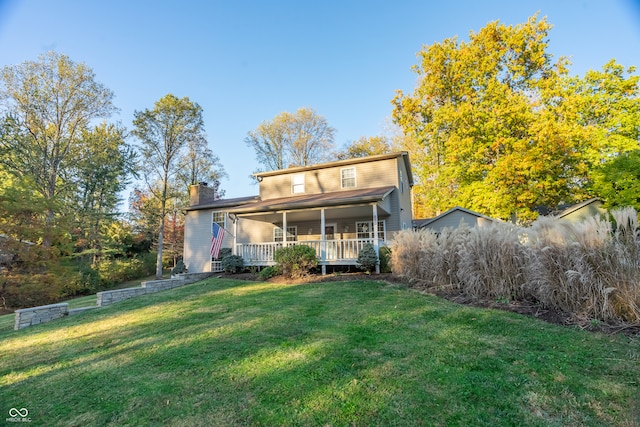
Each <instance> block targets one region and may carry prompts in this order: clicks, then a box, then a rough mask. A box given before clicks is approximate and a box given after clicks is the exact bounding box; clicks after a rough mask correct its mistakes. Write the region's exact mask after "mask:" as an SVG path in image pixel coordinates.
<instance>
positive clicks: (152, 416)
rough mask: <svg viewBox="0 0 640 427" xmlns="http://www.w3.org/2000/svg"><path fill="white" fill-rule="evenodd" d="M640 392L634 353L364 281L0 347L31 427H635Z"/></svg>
mask: <svg viewBox="0 0 640 427" xmlns="http://www.w3.org/2000/svg"><path fill="white" fill-rule="evenodd" d="M639 381H640V342H639V341H638V340H634V339H630V338H628V337H625V336H605V335H600V334H592V333H589V332H585V331H581V330H576V329H569V328H563V327H560V326H557V325H551V324H547V323H544V322H541V321H539V320H536V319H532V318H527V317H524V316H520V315H517V314H513V313H507V312H501V311H494V310H486V309H478V308H472V307H464V306H458V305H455V304H452V303H450V302H448V301H445V300H442V299H439V298H436V297H433V296H428V295H423V294H420V293H417V292H415V291H411V290H408V289H406V288H404V287H400V286H396V285H390V284H386V283H382V282H375V281H351V282H333V283H323V284H304V285H284V284H275V283H261V282H244V281H238V280H228V279H210V280H207V281H203V282H198V283H195V284H192V285H188V286H185V287H182V288H178V289H174V290H171V291H167V292H161V293H157V294H151V295H146V296H143V297H140V298H135V299H131V300H127V301H123V302H121V303H118V304H114V305H112V306H109V307H105V308H102V309H99V310H93V311H89V312H86V313H83V314H80V315H77V316H73V317H69V318H65V319H61V320H59V321H55V322H51V323H48V324H43V325H39V326H34V327H30V328H26V329H23V330H21V331H11V332H2V333H0V396H1V398H0V413H2V414H8V411H9V410H10V408H27V409H28V411H29V417H30V418H31V420H32V422H31V424H30V425H34V426H37V425H46V426H56V425H60V426H70V425H75V426H85V425H90V426H149V425H172V426H186V425H190V426H191V425H195V426H234V425H256V426H275V425H277V426H313V425H332V426H347V425H359V426H360V425H363V426H364V425H368V426H375V425H382V426H394V425H396V426H411V425H427V426H445V425H447V426H448V425H464V426H470V425H473V426H482V425H486V426H513V425H519V426H602V425H607V426H635V425H638V424H640V401H639V399H640V384H639ZM5 416H6V415H3V417H2V418H0V423H1V422H2V420H4V417H5Z"/></svg>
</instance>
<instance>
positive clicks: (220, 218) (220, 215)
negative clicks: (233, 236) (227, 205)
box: [212, 211, 226, 228]
mask: <svg viewBox="0 0 640 427" xmlns="http://www.w3.org/2000/svg"><path fill="white" fill-rule="evenodd" d="M225 220H226V215H225V214H224V212H223V211H214V212H213V218H212V222H215V223H217V224H218V225H219V226H220V227H222V228H226V224H225Z"/></svg>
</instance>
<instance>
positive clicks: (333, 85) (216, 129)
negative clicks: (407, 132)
mask: <svg viewBox="0 0 640 427" xmlns="http://www.w3.org/2000/svg"><path fill="white" fill-rule="evenodd" d="M536 12H539V14H540V16H546V17H547V19H548V21H549V22H550V23H551V24H553V25H554V28H553V29H552V30H551V33H550V43H549V52H550V53H552V54H553V55H554V57H555V58H557V57H559V56H568V57H570V58H571V60H572V62H573V65H572V67H571V71H572V73H573V74H579V75H583V74H584V73H585V71H587V70H588V69H600V68H601V67H602V66H603V65H604V64H605V63H606V62H607V61H608V60H609V59H611V58H615V59H616V60H617V61H618V62H619V63H620V64H622V65H624V66H630V65H636V66H640V0H600V1H596V0H551V1H546V0H544V1H529V0H509V1H489V0H485V1H480V0H478V1H471V0H458V1H455V2H453V1H452V2H446V1H426V0H424V1H411V0H394V1H390V0H388V1H377V0H375V1H350V0H339V1H335V0H323V1H309V2H305V1H300V0H295V1H294V0H291V1H289V0H287V1H284V0H283V1H278V0H273V1H248V0H245V1H225V2H221V1H217V0H212V1H189V0H181V1H162V0H155V1H143V0H108V1H106V0H105V1H88V0H59V1H51V0H0V66H4V65H10V64H18V63H21V62H23V61H26V60H36V59H37V58H38V56H39V55H40V54H41V53H44V52H46V51H48V50H55V51H57V52H60V53H64V54H66V55H68V56H69V57H70V58H71V59H72V60H74V61H76V62H84V63H86V64H87V65H89V66H90V67H91V68H92V69H93V71H94V72H95V74H96V80H98V81H100V82H101V83H103V84H105V85H106V86H107V87H109V88H110V89H111V90H113V91H114V93H115V104H116V106H117V107H118V108H120V113H119V114H118V115H117V116H114V117H113V118H112V120H113V121H120V122H121V123H122V124H123V125H125V126H127V127H128V128H129V129H131V127H132V125H131V122H132V120H133V112H134V111H136V110H138V111H139V110H144V109H146V108H152V107H153V103H154V102H155V101H157V100H158V99H160V98H161V97H162V96H164V95H166V94H168V93H172V94H174V95H176V96H178V97H183V96H188V97H189V98H190V99H191V100H192V101H195V102H197V103H198V104H200V105H201V106H202V108H203V110H204V119H205V127H206V132H207V135H208V140H209V145H210V148H211V149H212V150H213V151H214V152H215V153H216V154H217V155H218V156H219V158H220V161H221V163H222V164H223V166H224V167H225V169H226V172H227V174H228V175H229V177H228V179H225V180H224V181H223V182H222V187H223V188H224V189H225V190H226V196H227V197H242V196H248V195H253V194H256V193H257V188H256V187H255V186H254V185H252V184H251V181H250V180H249V178H248V177H249V175H250V174H251V173H252V172H253V171H254V170H255V169H256V168H257V167H258V164H257V162H256V161H255V155H254V153H253V151H252V150H251V149H250V148H249V147H247V146H246V144H245V143H244V139H245V137H246V136H247V132H249V131H251V130H254V129H255V128H256V127H257V126H258V125H259V124H260V123H261V122H262V121H265V120H271V119H273V117H274V116H276V115H277V114H279V113H281V112H283V111H289V112H294V111H295V110H297V109H298V108H300V107H303V106H305V107H310V108H313V109H314V110H315V111H316V112H317V113H318V114H320V115H322V116H324V117H325V118H326V119H327V121H328V122H329V124H330V125H331V126H333V127H334V128H335V129H336V130H337V133H336V138H335V143H336V146H337V147H340V146H342V145H344V144H347V143H349V142H352V141H355V140H357V139H358V138H359V137H361V136H374V135H380V134H382V133H384V132H385V131H386V130H387V129H388V127H389V122H390V120H389V118H390V115H391V103H390V101H391V99H392V98H393V96H394V93H395V91H396V90H397V89H401V90H403V91H405V92H408V91H411V90H412V89H413V88H414V87H415V77H416V76H415V74H414V73H413V72H412V71H411V66H412V65H414V64H416V62H417V59H416V53H417V52H418V51H419V50H420V48H421V47H422V46H423V45H430V44H433V43H436V42H440V41H442V40H444V39H446V38H449V37H454V36H458V37H459V38H460V39H466V38H467V36H468V34H469V32H470V31H474V32H477V31H478V30H480V29H481V28H482V27H483V26H485V25H486V23H487V22H490V21H495V20H499V21H501V22H502V23H504V24H507V25H517V24H519V23H523V22H526V20H527V18H528V17H530V16H532V15H533V14H535V13H536Z"/></svg>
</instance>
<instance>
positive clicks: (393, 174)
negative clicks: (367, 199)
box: [260, 158, 407, 200]
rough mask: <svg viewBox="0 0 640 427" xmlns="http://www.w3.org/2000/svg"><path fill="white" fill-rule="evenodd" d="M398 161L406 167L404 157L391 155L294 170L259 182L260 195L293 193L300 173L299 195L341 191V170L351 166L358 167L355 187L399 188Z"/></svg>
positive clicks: (288, 195)
mask: <svg viewBox="0 0 640 427" xmlns="http://www.w3.org/2000/svg"><path fill="white" fill-rule="evenodd" d="M398 163H402V165H401V167H404V162H402V161H401V158H392V159H384V160H377V161H372V162H365V163H357V164H352V165H345V166H335V167H328V168H323V169H312V170H306V171H296V170H293V171H292V172H291V173H283V174H280V175H270V176H265V177H264V178H263V180H262V182H261V183H260V196H261V198H262V200H268V199H276V198H280V197H290V196H293V195H294V194H293V193H292V187H291V177H292V175H298V174H304V176H305V179H304V181H305V192H304V193H299V194H319V193H331V192H334V191H341V190H344V189H343V188H342V186H341V182H342V180H341V172H340V171H341V170H342V169H345V168H352V167H353V168H355V170H356V187H355V188H376V187H384V186H387V185H394V186H396V187H398V180H399V177H398ZM404 176H405V178H406V176H407V174H406V173H404Z"/></svg>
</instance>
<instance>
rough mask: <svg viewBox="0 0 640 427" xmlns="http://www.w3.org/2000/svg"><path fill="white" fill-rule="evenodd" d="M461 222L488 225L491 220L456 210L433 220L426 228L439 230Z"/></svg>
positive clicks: (458, 224) (470, 224) (474, 225)
mask: <svg viewBox="0 0 640 427" xmlns="http://www.w3.org/2000/svg"><path fill="white" fill-rule="evenodd" d="M461 223H464V224H466V225H468V226H469V227H476V226H484V225H488V224H490V223H491V221H490V220H488V219H486V218H482V217H478V216H475V215H471V214H469V213H467V212H463V211H459V210H456V211H453V212H451V213H449V214H448V215H445V216H443V217H442V218H439V219H437V220H435V221H433V222H432V223H430V224H429V225H427V228H429V229H431V230H434V231H437V232H440V231H442V229H443V228H445V227H449V228H458V227H459V226H460V224H461Z"/></svg>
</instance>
